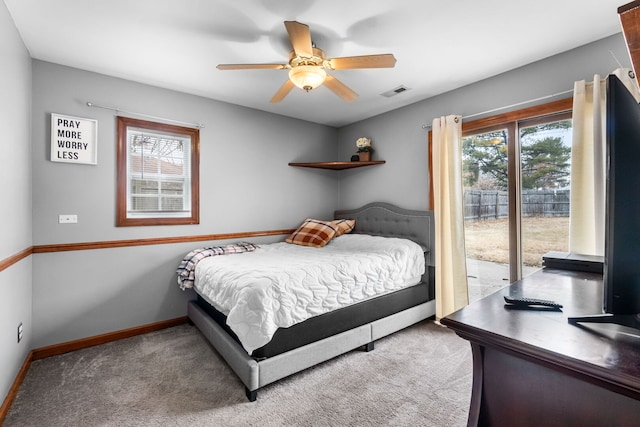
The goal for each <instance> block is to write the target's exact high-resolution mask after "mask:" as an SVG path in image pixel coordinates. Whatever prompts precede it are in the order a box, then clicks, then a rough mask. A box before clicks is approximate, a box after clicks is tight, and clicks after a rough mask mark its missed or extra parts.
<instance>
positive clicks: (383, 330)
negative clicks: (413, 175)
mask: <svg viewBox="0 0 640 427" xmlns="http://www.w3.org/2000/svg"><path fill="white" fill-rule="evenodd" d="M334 218H335V219H336V220H339V219H353V220H355V227H354V228H353V231H351V233H350V234H353V236H347V235H345V236H340V237H337V238H335V239H334V241H333V242H331V243H330V244H329V245H327V246H326V247H325V248H329V247H330V246H331V247H332V250H334V249H335V247H339V246H340V245H343V246H344V245H346V246H349V245H351V244H352V243H351V242H359V241H360V240H363V239H372V240H371V241H373V242H377V241H378V240H387V241H390V242H391V241H394V242H396V241H397V242H399V243H406V242H402V241H403V240H404V241H406V240H409V241H411V242H412V243H411V242H409V243H410V244H411V245H413V246H414V247H416V246H417V247H418V250H419V253H420V256H422V257H424V262H423V264H422V265H423V269H422V270H421V271H420V274H419V275H418V276H417V278H415V279H410V280H411V283H409V284H408V285H406V286H405V285H403V286H399V287H398V289H395V288H393V286H391V285H389V286H390V288H389V290H387V291H384V292H382V293H381V294H380V295H373V296H370V297H366V296H365V297H362V298H361V299H359V300H357V301H351V302H349V303H347V304H346V305H344V306H340V307H337V308H334V307H330V309H328V310H325V309H324V308H322V309H320V311H319V312H318V314H317V315H313V316H310V317H308V318H306V319H303V320H299V321H287V322H288V323H286V322H285V323H280V324H285V325H287V326H286V327H278V328H277V329H276V330H275V332H274V331H273V329H274V328H273V325H271V326H270V327H264V326H263V329H265V330H268V331H269V334H268V335H269V337H268V339H265V340H262V341H261V340H260V339H257V340H249V341H250V342H251V343H250V344H247V338H246V336H245V334H244V329H243V328H242V327H238V326H237V322H236V325H234V323H233V322H232V321H231V320H234V319H237V317H238V316H237V315H236V312H228V311H226V310H225V307H223V306H222V305H220V304H221V303H216V302H215V301H212V299H211V296H210V295H209V294H208V293H207V291H206V288H204V287H203V286H204V285H203V286H198V285H197V283H196V286H195V287H194V288H195V289H196V296H197V297H196V299H195V300H193V301H190V302H189V303H188V307H187V315H188V318H189V321H190V323H192V324H194V325H195V326H196V327H197V328H198V329H199V330H200V331H201V332H202V334H203V335H204V336H205V337H206V339H207V340H208V341H209V342H210V343H211V344H212V345H213V347H214V348H215V349H216V351H217V352H218V353H219V354H220V355H221V356H222V357H223V358H224V359H225V361H226V362H227V363H228V364H229V366H230V367H231V369H232V370H233V371H234V372H235V373H236V375H237V376H238V378H239V379H240V380H241V381H242V382H243V383H244V385H245V391H246V395H247V398H248V399H249V400H250V401H254V400H256V398H257V393H258V390H259V389H260V388H261V387H264V386H265V385H267V384H271V383H273V382H275V381H278V380H279V379H282V378H284V377H287V376H289V375H291V374H294V373H296V372H299V371H302V370H304V369H307V368H309V367H311V366H314V365H316V364H318V363H322V362H324V361H326V360H329V359H331V358H333V357H336V356H338V355H340V354H343V353H346V352H349V351H352V350H354V349H358V348H363V349H364V350H366V351H371V350H373V349H374V342H375V341H376V340H378V339H380V338H382V337H384V336H386V335H389V334H391V333H393V332H396V331H398V330H400V329H403V328H405V327H407V326H410V325H412V324H414V323H417V322H419V321H421V320H424V319H426V318H430V317H432V316H434V314H435V301H434V298H435V292H434V264H435V263H434V261H435V260H434V253H433V248H434V231H433V213H432V212H430V211H417V210H407V209H402V208H399V207H396V206H394V205H391V204H388V203H381V202H378V203H370V204H367V205H365V206H363V207H361V208H359V209H354V210H339V211H336V212H335V214H334ZM382 238H391V239H382ZM363 241H364V242H369V240H363ZM273 246H274V248H275V249H280V248H281V249H282V250H284V251H285V253H286V251H287V250H289V249H290V248H288V247H287V246H296V245H290V244H286V243H279V244H274V245H273ZM325 248H318V249H315V248H313V249H311V250H315V251H316V252H315V253H316V254H323V253H324V252H320V251H323V250H324V249H325ZM275 249H274V250H275ZM291 249H293V248H291ZM269 250H272V249H271V247H270V248H269ZM258 252H260V249H257V250H256V252H255V254H256V258H251V257H250V256H248V255H232V256H230V257H212V258H216V260H215V261H216V262H218V261H219V260H220V261H222V260H223V259H224V260H225V261H226V260H227V259H229V260H234V261H237V262H238V263H241V261H242V262H248V261H250V260H254V259H255V260H258V259H259V258H257V255H258ZM265 252H268V251H267V250H263V251H262V253H260V254H259V255H261V256H264V255H263V253H265ZM243 257H244V258H243ZM318 257H319V255H318ZM318 259H320V257H319V258H318ZM421 261H422V260H421ZM201 263H202V264H203V265H204V261H201ZM322 265H324V264H322ZM362 265H367V264H362ZM198 268H199V269H204V268H205V266H202V267H198ZM214 270H215V268H214ZM199 273H200V275H201V276H202V274H204V273H202V272H199ZM334 274H335V273H334ZM394 274H396V273H394ZM397 274H400V273H397ZM406 274H407V277H413V276H415V272H411V273H410V274H409V273H406ZM195 276H196V279H195V280H196V282H197V280H198V279H197V277H198V275H197V274H196V275H195ZM390 279H393V278H390ZM200 280H202V281H204V279H203V278H201V279H200ZM404 280H405V279H402V280H397V281H398V282H402V281H404ZM390 281H391V282H392V281H393V280H390ZM413 282H416V283H413ZM257 287H258V288H260V286H257ZM262 295H266V294H262ZM329 305H331V304H329ZM225 313H226V314H225ZM250 314H251V313H249V315H250ZM245 315H247V314H245ZM280 317H283V316H279V317H278V318H280ZM266 323H268V322H266ZM289 323H292V324H291V325H289ZM229 324H232V325H234V328H235V331H234V330H233V329H232V328H231V327H230V326H229ZM236 332H238V333H236ZM239 335H240V337H239ZM263 342H264V345H261V344H263Z"/></svg>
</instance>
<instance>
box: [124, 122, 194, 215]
mask: <svg viewBox="0 0 640 427" xmlns="http://www.w3.org/2000/svg"><path fill="white" fill-rule="evenodd" d="M199 147H200V130H199V129H193V128H187V127H181V126H175V125H169V124H164V123H154V122H149V121H145V120H137V119H131V118H127V117H118V154H117V165H118V166H117V167H118V172H117V175H118V177H117V179H118V183H117V196H116V197H117V202H116V225H117V226H118V227H123V226H138V225H178V224H198V223H199V212H198V207H199V199H198V196H199V178H198V176H199V173H198V172H199V155H198V154H199Z"/></svg>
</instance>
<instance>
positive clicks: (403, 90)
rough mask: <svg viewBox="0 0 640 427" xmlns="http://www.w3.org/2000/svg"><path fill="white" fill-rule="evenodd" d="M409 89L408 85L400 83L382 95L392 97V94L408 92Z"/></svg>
mask: <svg viewBox="0 0 640 427" xmlns="http://www.w3.org/2000/svg"><path fill="white" fill-rule="evenodd" d="M408 90H409V88H408V87H406V86H404V85H400V86H398V87H397V88H395V89H391V90H389V91H387V92H384V93H381V94H380V95H382V96H386V97H387V98H391V97H392V96H396V95H398V94H400V93H402V92H406V91H408Z"/></svg>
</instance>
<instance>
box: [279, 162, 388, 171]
mask: <svg viewBox="0 0 640 427" xmlns="http://www.w3.org/2000/svg"><path fill="white" fill-rule="evenodd" d="M384 163H386V162H385V161H384V160H372V161H370V162H309V163H289V166H296V167H301V168H315V169H333V170H343V169H353V168H361V167H363V166H373V165H382V164H384Z"/></svg>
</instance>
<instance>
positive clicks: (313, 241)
mask: <svg viewBox="0 0 640 427" xmlns="http://www.w3.org/2000/svg"><path fill="white" fill-rule="evenodd" d="M337 228H338V227H337V226H336V225H334V224H333V221H321V220H318V219H313V218H307V219H306V220H304V222H303V223H302V225H300V227H298V229H297V230H296V231H294V232H293V233H291V235H290V236H289V237H287V239H286V240H285V241H286V242H287V243H293V244H295V245H302V246H312V247H314V248H321V247H323V246H324V245H326V244H327V243H329V241H330V240H331V239H333V238H334V237H335V236H336V231H337Z"/></svg>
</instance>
